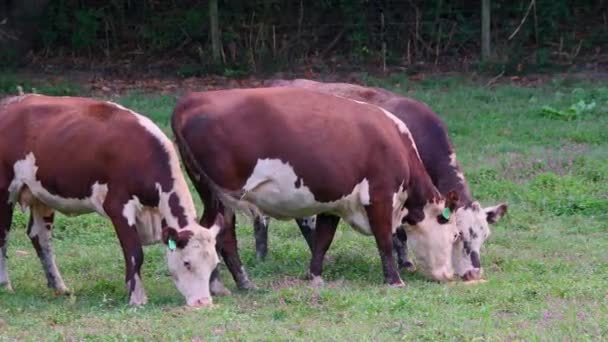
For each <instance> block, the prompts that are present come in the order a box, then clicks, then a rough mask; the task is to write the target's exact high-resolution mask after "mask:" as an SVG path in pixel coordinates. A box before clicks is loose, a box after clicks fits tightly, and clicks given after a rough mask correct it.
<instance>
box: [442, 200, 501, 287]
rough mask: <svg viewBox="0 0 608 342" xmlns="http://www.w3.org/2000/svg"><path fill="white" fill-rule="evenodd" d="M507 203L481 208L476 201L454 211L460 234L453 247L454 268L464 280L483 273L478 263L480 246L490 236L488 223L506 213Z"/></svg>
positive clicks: (478, 277) (496, 220) (476, 277)
mask: <svg viewBox="0 0 608 342" xmlns="http://www.w3.org/2000/svg"><path fill="white" fill-rule="evenodd" d="M506 211H507V205H506V204H504V203H503V204H499V205H497V206H494V207H488V208H481V206H480V205H479V203H478V202H473V204H472V205H471V206H468V207H462V208H459V209H458V210H457V211H456V215H455V216H456V225H457V227H458V231H459V234H460V239H459V240H458V241H457V243H456V245H455V246H454V249H453V254H452V260H453V264H454V270H455V271H456V274H458V276H459V277H460V278H462V279H463V280H465V281H469V280H478V279H480V278H481V276H482V274H483V269H482V268H481V263H480V255H481V254H480V253H481V246H482V245H483V243H484V242H485V241H486V239H487V238H488V237H489V236H490V234H491V231H490V224H492V223H496V222H498V220H500V218H501V217H502V216H503V215H504V214H505V213H506Z"/></svg>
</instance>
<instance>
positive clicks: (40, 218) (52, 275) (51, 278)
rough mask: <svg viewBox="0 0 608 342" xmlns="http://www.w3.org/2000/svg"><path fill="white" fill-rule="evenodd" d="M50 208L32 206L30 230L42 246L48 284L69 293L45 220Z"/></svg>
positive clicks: (41, 252) (42, 258) (42, 257)
mask: <svg viewBox="0 0 608 342" xmlns="http://www.w3.org/2000/svg"><path fill="white" fill-rule="evenodd" d="M48 211H49V210H48V208H45V207H42V206H40V205H39V204H36V205H34V206H33V207H32V208H31V215H32V218H33V224H32V227H31V230H30V234H29V236H30V238H32V239H34V238H37V239H38V245H39V246H40V254H41V255H40V256H39V258H40V262H41V263H42V269H43V270H44V274H45V275H46V279H47V282H48V286H49V287H50V288H53V289H55V290H57V292H59V293H69V290H68V288H67V286H65V283H64V281H63V278H62V277H61V274H60V273H59V269H58V268H57V264H56V263H55V253H54V252H53V245H52V243H51V240H52V235H51V234H52V232H51V230H50V229H48V228H47V227H46V223H45V222H44V213H45V212H48Z"/></svg>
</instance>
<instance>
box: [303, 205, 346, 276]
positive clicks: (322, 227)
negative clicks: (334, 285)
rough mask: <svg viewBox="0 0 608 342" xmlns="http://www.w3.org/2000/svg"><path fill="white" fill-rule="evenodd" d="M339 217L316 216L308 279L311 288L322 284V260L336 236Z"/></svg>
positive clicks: (328, 215)
mask: <svg viewBox="0 0 608 342" xmlns="http://www.w3.org/2000/svg"><path fill="white" fill-rule="evenodd" d="M338 222H340V217H338V216H335V215H330V214H319V215H317V223H316V228H315V230H314V234H313V236H314V242H313V252H312V258H311V259H310V268H309V277H310V280H311V282H312V285H313V286H319V285H322V284H323V278H321V273H322V272H323V259H324V258H325V253H326V252H327V250H328V249H329V246H330V245H331V242H332V241H333V239H334V235H335V234H336V228H338Z"/></svg>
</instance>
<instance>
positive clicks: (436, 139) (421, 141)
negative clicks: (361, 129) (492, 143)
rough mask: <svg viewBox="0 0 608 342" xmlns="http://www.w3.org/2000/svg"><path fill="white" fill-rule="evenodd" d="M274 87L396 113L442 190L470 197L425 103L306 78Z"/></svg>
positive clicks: (443, 130)
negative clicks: (366, 104) (290, 88)
mask: <svg viewBox="0 0 608 342" xmlns="http://www.w3.org/2000/svg"><path fill="white" fill-rule="evenodd" d="M270 85H271V86H277V87H289V86H295V87H300V88H305V89H310V90H314V91H319V92H323V93H327V94H335V95H338V96H343V97H346V98H350V99H353V100H357V101H363V102H367V103H370V104H373V105H376V106H379V107H382V108H384V109H386V110H388V111H389V112H391V113H393V114H394V115H395V116H396V117H398V118H399V119H400V120H401V121H403V122H404V123H405V124H406V125H407V127H408V128H409V130H410V132H411V135H412V137H413V139H414V141H415V143H416V146H417V148H418V152H419V154H420V159H421V160H422V162H423V164H424V167H425V169H426V171H427V173H428V174H429V176H430V177H431V179H432V181H433V183H434V184H435V185H436V186H437V188H438V189H439V191H441V192H442V193H446V192H447V191H449V190H452V189H455V188H459V189H460V190H461V194H462V195H463V198H462V200H463V201H465V202H466V201H468V200H469V199H468V197H470V195H469V193H468V188H467V186H466V181H465V179H464V176H463V175H462V173H461V171H460V168H459V166H458V164H457V162H456V159H455V155H454V147H453V145H452V143H451V141H450V139H449V136H448V131H447V128H446V126H445V124H444V123H443V121H442V120H441V118H440V117H439V116H438V115H437V114H435V113H434V112H433V110H432V109H431V108H430V107H429V106H428V105H426V104H424V103H422V102H420V101H417V100H415V99H411V98H407V97H404V96H401V95H399V94H396V93H394V92H391V91H388V90H385V89H382V88H376V87H363V86H359V85H355V84H349V83H323V82H317V81H312V80H307V79H295V80H291V81H285V80H275V81H271V82H270Z"/></svg>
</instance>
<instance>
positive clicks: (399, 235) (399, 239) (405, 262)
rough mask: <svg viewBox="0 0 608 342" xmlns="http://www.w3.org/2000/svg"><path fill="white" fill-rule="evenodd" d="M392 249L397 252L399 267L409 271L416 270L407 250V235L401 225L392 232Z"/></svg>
mask: <svg viewBox="0 0 608 342" xmlns="http://www.w3.org/2000/svg"><path fill="white" fill-rule="evenodd" d="M393 250H394V251H395V253H396V254H397V264H398V265H399V268H405V269H406V270H408V271H409V272H415V271H416V265H414V263H413V262H412V261H411V260H410V258H409V255H408V250H407V235H406V233H405V230H404V229H403V227H399V228H397V231H396V232H395V234H393Z"/></svg>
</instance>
